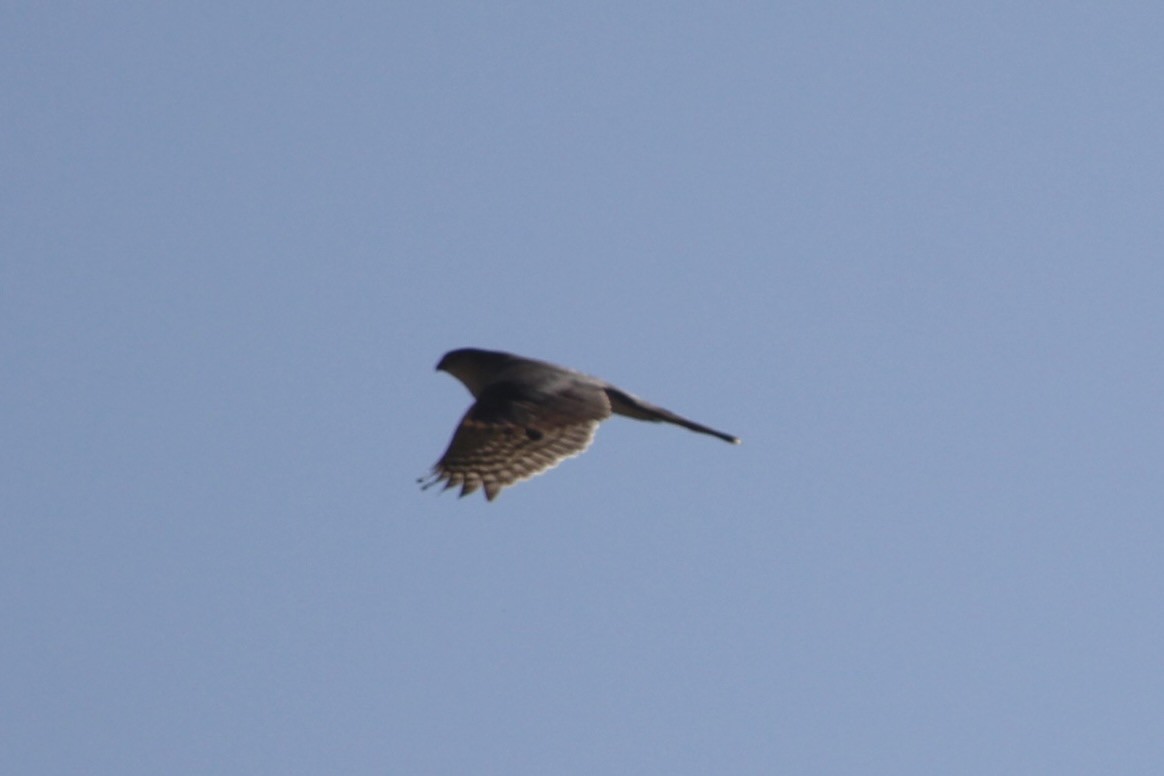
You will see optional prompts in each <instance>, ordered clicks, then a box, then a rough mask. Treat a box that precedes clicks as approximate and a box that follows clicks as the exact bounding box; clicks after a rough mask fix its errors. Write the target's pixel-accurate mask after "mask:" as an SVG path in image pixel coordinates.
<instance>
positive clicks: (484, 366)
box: [436, 348, 513, 396]
mask: <svg viewBox="0 0 1164 776" xmlns="http://www.w3.org/2000/svg"><path fill="white" fill-rule="evenodd" d="M512 359H513V356H511V355H510V354H508V353H501V352H499V351H496V350H479V349H478V348H460V349H459V350H450V351H449V352H448V353H445V354H444V355H443V356H441V360H440V361H438V362H437V365H436V368H437V371H438V372H448V373H449V374H451V375H452V376H453V377H455V378H457V379H458V380H460V381H461V382H462V383H464V384H465V387H466V388H468V389H469V393H471V394H473V395H474V396H477V395H478V394H480V392H481V391H482V390H483V389H484V388H485V386H486V385H488V384H489V382H490V381H491V380H492V379H493V377H494V375H496V374H497V371H498V370H499V369H501V367H503V366H504V365H505V364H506V363H507V362H509V361H511V360H512Z"/></svg>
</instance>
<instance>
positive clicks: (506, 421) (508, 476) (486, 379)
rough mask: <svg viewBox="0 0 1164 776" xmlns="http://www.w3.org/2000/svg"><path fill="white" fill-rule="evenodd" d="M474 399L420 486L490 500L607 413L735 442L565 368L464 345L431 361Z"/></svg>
mask: <svg viewBox="0 0 1164 776" xmlns="http://www.w3.org/2000/svg"><path fill="white" fill-rule="evenodd" d="M436 368H437V370H438V371H445V372H448V373H449V374H451V375H452V376H453V377H455V378H457V379H458V380H460V381H461V382H462V383H464V384H465V387H466V388H468V389H469V393H471V394H473V397H474V398H475V399H476V401H475V402H474V403H473V406H471V407H470V408H469V411H468V412H466V413H465V416H464V417H463V418H462V419H461V423H460V425H459V426H457V430H456V431H455V432H454V434H453V439H452V441H451V442H450V443H449V447H448V449H447V450H445V454H444V455H443V456H441V459H440V460H439V461H437V462H436V465H435V466H433V468H432V472H431V474H430V475H429V476H428V477H427V478H421V480H420V481H421V482H423V483H424V488H425V489H427V488H430V487H432V486H433V485H436V484H438V483H441V482H443V483H444V484H445V489H448V488H453V487H457V486H460V488H461V495H462V496H467V495H469V494H470V493H473V492H474V491H476V490H477V489H479V488H484V489H485V497H486V498H487V499H488V500H490V501H492V500H493V499H495V498H497V494H498V493H500V492H501V489H502V488H506V487H508V486H510V485H515V484H517V483H518V482H521V481H522V480H526V479H529V478H530V477H533V476H534V475H535V474H541V473H542V472H544V471H546V470H547V469H551V468H553V467H554V466H557V465H558V463H560V462H561V461H563V460H565V459H566V458H570V457H573V456H575V455H578V454H579V453H581V452H582V451H584V450H585V449H586V448H587V447H589V446H590V442H591V441H592V440H593V439H594V432H595V430H597V428H598V423H599V422H600V421H603V420H606V419H607V418H609V417H610V416H611V415H612V414H614V415H625V416H626V417H628V418H635V419H637V420H649V421H654V422H664V423H674V424H675V425H677V426H682V427H683V428H686V429H690V430H692V431H697V432H699V433H700V434H710V435H711V436H715V437H719V438H720V439H722V440H724V441H725V442H730V443H732V444H733V445H738V444H739V443H740V440H739V439H738V438H736V437H734V436H732V435H731V434H725V433H724V432H722V431H716V430H715V429H713V428H708V427H707V426H702V425H700V424H698V423H695V422H694V421H690V420H688V419H687V418H684V417H681V416H679V415H676V414H675V413H673V412H671V411H669V410H665V409H663V408H662V407H656V406H654V405H653V404H648V403H647V402H645V401H643V400H642V399H640V398H638V397H637V396H632V395H631V394H629V393H627V392H625V391H622V390H619V389H618V388H616V387H614V386H613V385H611V384H610V383H608V382H606V381H604V380H599V379H598V378H596V377H590V376H589V375H584V374H582V373H580V372H575V371H573V370H572V369H566V368H564V367H560V366H555V365H554V364H548V363H546V362H544V361H534V360H533V359H529V358H522V357H521V356H515V355H512V354H510V353H501V352H498V351H493V350H477V349H475V348H463V349H461V350H453V351H450V352H448V353H446V354H445V355H444V357H443V358H441V360H440V362H439V363H438V364H437V367H436Z"/></svg>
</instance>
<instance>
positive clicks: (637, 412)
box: [606, 386, 740, 445]
mask: <svg viewBox="0 0 1164 776" xmlns="http://www.w3.org/2000/svg"><path fill="white" fill-rule="evenodd" d="M606 395H607V396H608V397H609V398H610V409H611V411H612V412H613V413H614V414H615V415H625V416H626V417H628V418H635V419H636V420H649V421H651V422H653V423H673V424H675V425H676V426H682V427H683V428H686V429H689V430H691V431H695V432H697V433H700V434H709V435H711V436H713V437H718V438H720V439H722V440H723V441H725V442H729V443H731V444H733V445H738V444H739V443H740V438H739V437H736V436H732V435H731V434H725V433H724V432H723V431H716V430H715V429H714V428H709V427H707V426H704V425H702V424H700V423H696V422H695V421H694V420H688V419H687V418H685V417H683V416H682V415H676V414H675V413H674V412H671V411H670V410H665V409H663V408H662V407H656V406H655V405H653V404H649V403H647V402H645V401H643V400H642V399H640V398H639V397H637V396H632V395H631V394H629V393H626V392H624V391H620V390H619V389H617V388H613V387H611V386H607V388H606Z"/></svg>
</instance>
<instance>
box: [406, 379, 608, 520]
mask: <svg viewBox="0 0 1164 776" xmlns="http://www.w3.org/2000/svg"><path fill="white" fill-rule="evenodd" d="M608 417H610V401H609V399H607V397H606V394H605V393H604V392H603V390H602V389H601V387H599V386H597V385H593V384H590V383H587V382H583V381H576V380H570V381H564V382H562V383H560V384H559V385H557V386H555V387H554V388H553V390H550V391H540V392H537V393H532V392H530V391H529V390H528V388H524V387H520V386H517V385H514V384H511V383H498V384H495V385H493V386H490V387H489V388H487V389H486V390H485V391H483V392H482V393H481V395H480V396H479V397H478V399H477V402H476V403H475V404H473V406H472V407H470V408H469V411H468V412H466V413H465V417H464V418H462V419H461V423H460V425H458V426H457V430H456V432H454V434H453V439H452V441H451V442H450V443H449V447H448V449H447V450H446V451H445V453H444V455H443V456H441V459H440V460H439V461H437V463H436V465H435V466H433V470H432V473H431V475H430V476H429V478H428V479H427V480H426V481H425V484H424V487H425V488H428V487H431V486H433V485H436V484H437V483H439V482H444V483H445V488H446V489H447V488H452V487H457V486H460V488H461V495H462V496H467V495H469V494H470V493H473V492H474V491H476V490H477V489H479V488H484V489H485V497H486V498H487V499H489V500H490V501H492V500H493V499H494V498H496V497H497V494H498V493H500V492H501V489H502V488H505V487H508V486H510V485H514V484H516V483H518V482H521V481H522V480H526V479H529V478H530V477H533V476H534V475H535V474H541V473H542V472H544V471H546V470H548V469H551V468H553V467H554V466H556V465H558V464H559V463H560V462H561V461H563V460H565V459H566V458H570V457H573V456H575V455H578V454H580V453H581V452H583V451H584V450H585V449H586V448H587V447H589V446H590V443H591V441H593V439H594V432H595V430H596V429H597V428H598V423H599V421H601V420H603V419H605V418H608Z"/></svg>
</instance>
